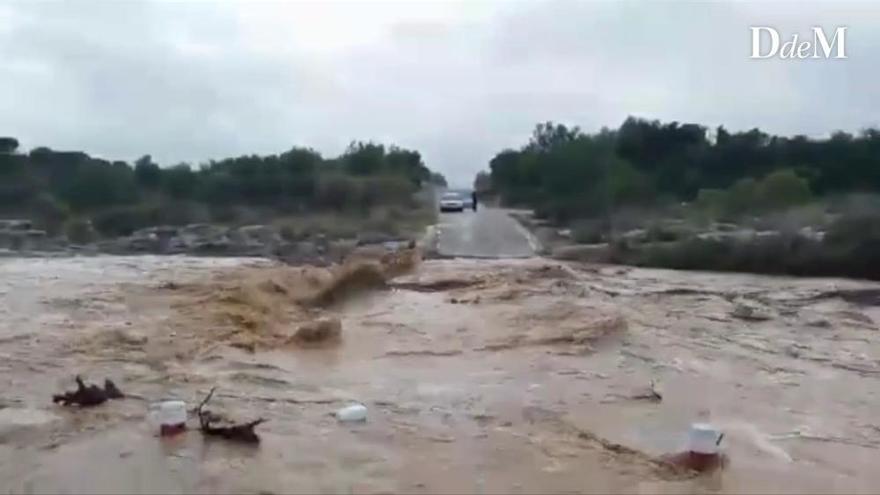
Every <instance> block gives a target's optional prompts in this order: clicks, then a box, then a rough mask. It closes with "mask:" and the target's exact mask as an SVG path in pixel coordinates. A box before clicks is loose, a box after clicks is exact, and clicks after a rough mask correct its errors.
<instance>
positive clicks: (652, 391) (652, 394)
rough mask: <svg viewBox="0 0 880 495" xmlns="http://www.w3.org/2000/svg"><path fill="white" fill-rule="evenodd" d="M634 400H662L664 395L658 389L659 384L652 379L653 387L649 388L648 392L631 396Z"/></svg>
mask: <svg viewBox="0 0 880 495" xmlns="http://www.w3.org/2000/svg"><path fill="white" fill-rule="evenodd" d="M630 398H631V399H633V400H649V401H652V402H662V401H663V395H662V394H660V392H658V391H657V385H656V384H655V383H654V380H651V387H650V388H649V389H648V392H646V393H644V394H637V395H633V396H632V397H630Z"/></svg>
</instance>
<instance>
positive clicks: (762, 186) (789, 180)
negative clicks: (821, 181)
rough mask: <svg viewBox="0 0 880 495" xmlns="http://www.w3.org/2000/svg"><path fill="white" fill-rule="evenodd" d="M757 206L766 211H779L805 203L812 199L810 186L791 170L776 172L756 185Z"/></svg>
mask: <svg viewBox="0 0 880 495" xmlns="http://www.w3.org/2000/svg"><path fill="white" fill-rule="evenodd" d="M755 194H756V197H757V201H756V202H757V204H759V205H760V206H761V207H762V208H764V209H767V210H779V209H783V208H790V207H793V206H798V205H802V204H804V203H807V202H808V201H810V199H811V198H812V196H813V195H812V193H811V192H810V185H809V183H808V182H807V180H806V179H802V178H800V177H798V176H797V174H795V173H794V171H793V170H777V171H776V172H773V173H771V174H770V175H768V176H766V177H764V178H763V179H762V180H761V182H759V183H758V184H757V187H756V191H755Z"/></svg>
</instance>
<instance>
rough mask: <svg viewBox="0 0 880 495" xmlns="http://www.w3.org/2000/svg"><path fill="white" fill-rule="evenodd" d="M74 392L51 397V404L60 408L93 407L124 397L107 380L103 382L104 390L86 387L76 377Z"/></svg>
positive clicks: (80, 378) (92, 386)
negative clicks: (60, 406)
mask: <svg viewBox="0 0 880 495" xmlns="http://www.w3.org/2000/svg"><path fill="white" fill-rule="evenodd" d="M75 379H76V390H74V391H73V392H64V393H62V394H56V395H53V396H52V402H54V403H56V404H61V405H62V406H80V407H93V406H97V405H101V404H103V403H105V402H107V400H109V399H122V398H123V397H125V395H124V394H123V393H122V391H120V390H119V388H118V387H117V386H116V384H115V383H113V381H112V380H110V379H109V378H108V379H106V380H104V388H101V387H99V386H97V385H86V384H85V382H83V379H82V377H81V376H79V375H76V378H75Z"/></svg>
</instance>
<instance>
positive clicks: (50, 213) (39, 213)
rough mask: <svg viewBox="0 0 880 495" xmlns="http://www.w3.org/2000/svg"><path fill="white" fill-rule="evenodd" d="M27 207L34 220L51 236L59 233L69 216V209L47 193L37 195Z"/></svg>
mask: <svg viewBox="0 0 880 495" xmlns="http://www.w3.org/2000/svg"><path fill="white" fill-rule="evenodd" d="M29 206H30V211H31V213H32V215H33V217H34V220H36V221H37V222H38V223H39V225H40V226H42V227H43V228H44V229H46V231H47V232H49V233H50V234H53V235H54V234H57V233H59V231H60V230H61V228H62V226H63V225H64V222H65V220H67V218H68V217H69V216H70V208H68V207H67V205H66V204H64V203H62V202H61V201H59V200H57V199H56V198H55V197H54V196H52V195H51V194H48V193H42V194H40V195H38V196H37V197H36V198H34V199H33V200H31V202H30V205H29Z"/></svg>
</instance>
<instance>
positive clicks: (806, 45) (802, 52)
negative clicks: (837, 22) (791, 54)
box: [797, 41, 811, 58]
mask: <svg viewBox="0 0 880 495" xmlns="http://www.w3.org/2000/svg"><path fill="white" fill-rule="evenodd" d="M810 46H811V45H810V42H809V41H804V42H803V43H801V44H800V45H798V49H797V58H808V57H809V51H810Z"/></svg>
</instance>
